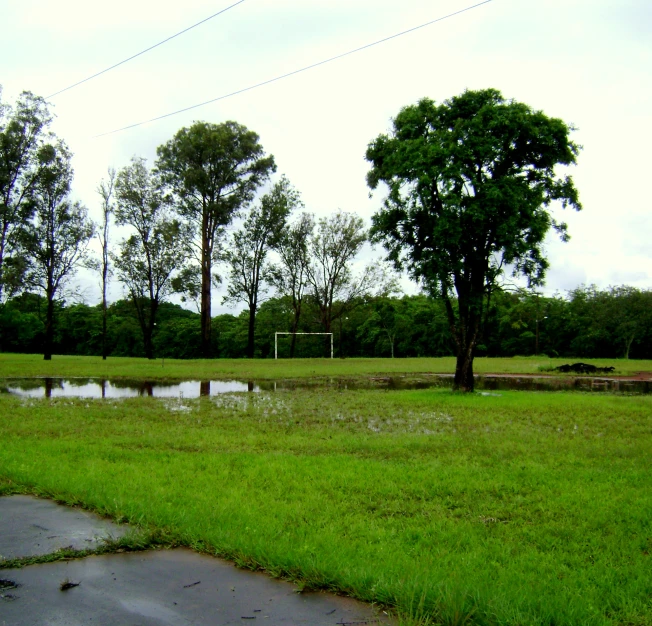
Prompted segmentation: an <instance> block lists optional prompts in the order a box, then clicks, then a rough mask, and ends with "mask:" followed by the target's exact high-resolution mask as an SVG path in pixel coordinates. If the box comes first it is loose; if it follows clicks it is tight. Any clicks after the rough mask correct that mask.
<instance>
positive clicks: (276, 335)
mask: <svg viewBox="0 0 652 626" xmlns="http://www.w3.org/2000/svg"><path fill="white" fill-rule="evenodd" d="M279 335H330V336H331V359H332V358H333V333H274V359H278V336H279Z"/></svg>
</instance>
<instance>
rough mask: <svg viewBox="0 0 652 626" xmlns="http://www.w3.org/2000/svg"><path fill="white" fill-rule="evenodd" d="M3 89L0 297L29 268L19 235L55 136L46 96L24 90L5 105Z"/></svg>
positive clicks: (0, 117)
mask: <svg viewBox="0 0 652 626" xmlns="http://www.w3.org/2000/svg"><path fill="white" fill-rule="evenodd" d="M1 96H2V92H1V90H0V300H2V296H3V291H6V288H7V287H9V291H11V290H12V289H11V288H12V287H14V286H18V285H17V283H18V282H19V281H20V279H21V278H22V274H23V270H25V269H26V266H25V264H24V263H22V261H23V259H22V258H21V256H20V255H17V254H15V252H16V244H17V240H18V234H19V233H20V231H21V229H22V227H23V226H24V225H25V223H26V222H27V221H28V220H29V219H30V218H31V217H32V215H33V213H34V204H33V203H32V202H31V199H32V195H33V193H34V188H35V185H36V182H37V180H38V177H39V173H40V170H41V168H42V167H43V165H44V163H45V161H46V160H45V159H40V158H39V156H38V154H39V151H40V150H42V149H43V147H44V144H45V143H46V141H49V140H50V139H51V137H50V136H49V135H48V133H47V127H48V125H49V124H50V122H51V120H52V116H51V115H50V112H49V111H48V107H47V104H46V103H45V101H44V100H43V98H39V97H38V96H35V95H34V94H32V93H31V92H29V91H25V92H23V93H22V94H21V95H20V97H19V98H18V100H17V101H16V104H15V105H14V106H10V105H8V104H4V103H3V102H2V99H1Z"/></svg>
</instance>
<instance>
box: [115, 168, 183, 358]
mask: <svg viewBox="0 0 652 626" xmlns="http://www.w3.org/2000/svg"><path fill="white" fill-rule="evenodd" d="M115 196H116V209H115V218H116V223H117V224H119V225H122V226H130V227H131V228H132V229H133V231H134V233H133V234H132V235H131V236H130V237H128V238H127V239H124V240H123V241H122V242H121V243H120V246H119V247H120V253H119V254H118V255H115V256H113V262H114V264H115V267H116V270H117V273H118V277H119V278H120V280H121V281H122V282H123V283H124V285H125V286H126V288H127V290H128V292H129V295H130V297H131V300H132V303H133V305H134V308H135V310H136V316H137V318H138V322H139V324H140V328H141V331H142V333H143V344H144V348H145V356H146V357H147V358H148V359H153V358H154V344H153V335H154V329H155V327H156V315H157V313H158V309H159V305H160V304H161V302H163V301H164V300H165V299H166V297H167V296H169V295H170V293H172V291H173V278H174V276H175V273H177V272H180V271H182V270H183V269H184V267H185V265H186V263H187V259H188V252H189V250H188V248H189V240H190V234H191V231H190V228H189V227H188V225H186V224H184V223H182V222H180V221H179V220H178V219H174V218H173V216H172V215H171V212H170V210H169V208H168V207H167V206H166V202H165V198H164V195H163V192H162V190H161V186H160V181H159V180H158V178H157V177H156V176H155V175H152V173H151V172H150V171H149V170H148V168H147V165H146V163H145V160H144V159H141V158H137V157H134V158H133V159H132V162H131V165H129V166H127V167H125V168H124V169H122V170H120V172H119V173H118V175H117V177H116V182H115Z"/></svg>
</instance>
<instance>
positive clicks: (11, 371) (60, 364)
mask: <svg viewBox="0 0 652 626" xmlns="http://www.w3.org/2000/svg"><path fill="white" fill-rule="evenodd" d="M577 360H579V359H549V358H547V357H514V358H511V359H489V358H476V359H475V361H474V371H475V372H476V373H478V374H489V373H496V374H498V373H505V374H540V373H542V372H543V373H550V372H548V371H546V370H548V369H549V368H551V367H556V366H557V365H562V364H564V363H573V362H574V361H577ZM582 360H583V361H585V362H587V363H592V364H594V365H598V366H613V367H615V368H616V372H615V373H616V374H630V373H633V372H639V371H652V361H635V360H626V359H588V360H587V359H582ZM454 372H455V359H454V358H453V357H449V358H419V359H416V358H415V359H343V360H342V359H292V360H290V359H285V360H284V359H279V360H278V361H275V360H273V359H264V360H263V359H254V360H248V359H213V360H180V359H165V360H162V359H157V360H154V361H148V360H147V359H136V358H119V357H115V358H113V357H110V358H108V359H107V360H106V361H102V359H101V358H100V357H81V356H56V355H55V356H54V357H52V360H51V361H44V360H43V357H42V356H40V355H37V354H0V378H3V377H29V376H52V377H65V376H82V377H97V378H145V377H146V378H149V379H164V378H174V379H180V378H185V379H193V380H199V379H203V380H209V379H213V380H215V379H233V378H236V379H243V380H247V379H253V380H264V379H267V380H270V379H280V378H312V377H331V376H341V377H358V376H374V375H393V374H395V375H400V374H422V373H432V374H446V373H447V374H452V373H454Z"/></svg>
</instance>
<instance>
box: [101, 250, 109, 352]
mask: <svg viewBox="0 0 652 626" xmlns="http://www.w3.org/2000/svg"><path fill="white" fill-rule="evenodd" d="M108 273H109V267H108V264H107V260H106V258H104V259H103V260H102V360H103V361H106V315H107V306H106V283H107V279H108Z"/></svg>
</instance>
